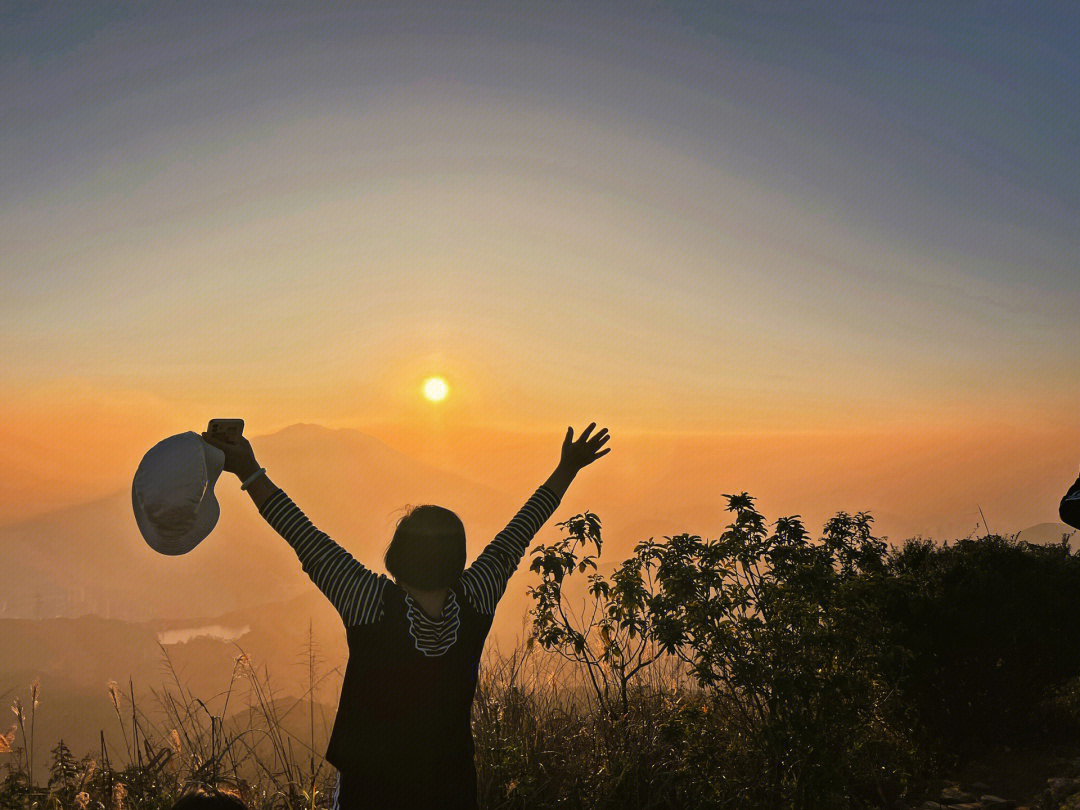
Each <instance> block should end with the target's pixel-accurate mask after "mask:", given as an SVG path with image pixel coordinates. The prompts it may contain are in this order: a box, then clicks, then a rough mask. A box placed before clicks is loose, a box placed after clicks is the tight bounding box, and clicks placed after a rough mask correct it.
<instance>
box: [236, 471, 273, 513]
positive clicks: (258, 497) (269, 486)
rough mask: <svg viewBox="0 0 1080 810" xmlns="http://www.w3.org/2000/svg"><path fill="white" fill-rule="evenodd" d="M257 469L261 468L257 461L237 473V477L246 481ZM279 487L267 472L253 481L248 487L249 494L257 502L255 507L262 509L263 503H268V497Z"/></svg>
mask: <svg viewBox="0 0 1080 810" xmlns="http://www.w3.org/2000/svg"><path fill="white" fill-rule="evenodd" d="M257 469H259V465H258V463H256V464H255V465H254V466H253V467H251V468H250V469H247V470H243V471H241V473H240V474H239V475H237V478H239V479H240V480H241V481H246V480H247V479H248V477H249V476H250V475H251V474H252V473H253V472H255V471H256V470H257ZM277 489H278V488H277V486H276V485H275V484H274V482H273V481H271V480H270V478H269V476H267V474H266V473H263V474H262V475H260V476H259V477H258V478H256V479H255V480H254V481H252V482H251V484H250V485H249V486H248V488H247V494H248V495H250V496H251V500H252V502H253V503H254V504H255V508H256V509H262V505H263V504H264V503H266V499H267V498H269V497H270V496H271V495H273V494H274V493H275V492H277Z"/></svg>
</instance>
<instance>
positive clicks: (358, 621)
mask: <svg viewBox="0 0 1080 810" xmlns="http://www.w3.org/2000/svg"><path fill="white" fill-rule="evenodd" d="M594 427H596V425H595V423H593V424H590V425H589V426H588V427H587V428H585V430H584V432H583V433H582V434H581V436H580V438H578V440H577V441H574V431H573V429H572V428H567V431H566V438H565V439H564V440H563V444H562V453H561V456H560V460H559V463H558V465H557V466H556V468H555V471H554V472H553V473H552V474H551V476H550V477H549V478H548V479H547V481H546V482H544V483H543V484H542V485H541V486H540V487H539V488H538V489H537V490H536V492H535V493H533V495H532V497H530V498H529V500H528V501H526V503H525V505H524V506H522V507H521V510H520V511H519V512H518V513H517V515H515V516H514V518H513V519H512V520H511V521H510V523H509V524H508V525H507V526H506V528H505V529H503V530H502V531H501V532H499V533H498V534H497V535H496V536H495V538H494V539H493V540H492V541H491V542H490V543H489V544H488V546H487V547H486V548H485V549H484V550H483V552H481V554H480V555H479V556H478V557H477V558H476V560H474V561H473V564H472V565H471V566H469V567H468V568H465V529H464V527H463V526H462V524H461V520H459V519H458V517H457V515H455V514H454V513H453V512H451V511H450V510H448V509H444V508H442V507H440V506H418V507H416V508H415V509H413V510H412V511H410V512H409V513H408V514H406V515H405V516H404V517H403V518H402V519H401V520H400V521H399V523H398V525H397V529H396V531H395V532H394V537H393V539H392V540H391V542H390V545H389V547H388V548H387V550H386V556H385V560H384V562H385V564H386V570H387V571H389V572H390V574H391V575H392V576H393V579H390V578H389V577H387V576H386V575H384V574H375V573H374V572H372V571H369V570H368V569H367V568H365V567H364V566H363V565H362V564H360V563H359V562H358V561H357V560H355V559H354V558H353V557H352V555H350V554H349V552H347V551H346V550H345V549H344V548H342V547H341V546H339V545H338V544H337V543H335V542H334V541H333V540H331V539H330V538H329V537H327V535H326V534H325V533H323V532H321V531H319V530H318V529H317V528H315V526H313V525H312V524H311V522H310V521H309V520H308V519H307V517H306V516H305V515H304V513H303V512H301V511H300V509H299V508H298V507H297V506H296V504H294V503H293V502H292V500H290V498H289V497H288V495H286V494H285V493H284V492H283V491H282V490H281V489H279V488H278V487H276V486H274V484H273V483H272V482H271V481H270V479H269V478H267V477H266V470H265V468H262V467H260V466H259V463H258V462H257V461H256V460H255V455H254V453H253V452H252V449H251V445H250V444H249V443H248V441H247V439H244V438H241V439H240V441H239V442H238V443H235V444H225V443H223V442H220V441H217V440H215V439H211V438H210V436H209V435H208V434H206V433H203V434H202V435H203V438H204V439H206V440H207V441H208V442H210V443H211V444H213V445H214V446H216V447H219V448H221V450H223V451H224V452H225V470H226V471H228V472H232V473H234V474H235V475H236V476H237V477H238V478H240V479H241V480H242V481H243V482H244V484H243V486H242V488H244V489H247V491H248V493H249V494H250V495H251V499H252V501H253V502H254V503H255V506H256V507H257V508H258V509H259V513H260V514H261V515H262V516H263V517H264V518H265V519H266V521H267V522H268V523H269V524H270V525H271V526H272V527H273V528H274V530H275V531H277V532H278V533H279V534H280V535H281V536H282V537H284V538H285V540H286V541H288V543H289V545H291V546H292V547H293V549H294V550H295V551H296V553H297V556H299V558H300V562H301V563H302V565H303V569H304V571H305V572H306V573H307V574H308V576H310V577H311V579H312V581H313V582H314V583H315V584H316V585H317V586H318V587H319V589H320V590H321V591H322V592H323V593H324V594H325V595H326V596H327V598H328V599H329V600H330V601H331V603H333V605H334V607H336V608H337V610H338V613H339V614H340V615H341V618H342V621H343V622H344V623H345V632H346V636H347V638H348V642H349V663H348V666H347V667H346V670H345V678H344V681H343V683H342V686H341V700H340V703H339V705H338V712H337V717H336V718H335V720H334V728H333V730H332V731H331V734H330V741H329V743H328V744H327V750H326V760H327V761H328V762H329V763H330V764H331V765H333V766H334V767H335V768H337V770H338V781H337V785H336V787H335V790H334V800H333V806H334V808H337V810H384V809H388V808H410V809H411V808H425V810H427V809H428V808H430V810H459V809H461V810H464V809H466V808H467V810H475V808H477V806H478V799H477V786H476V766H475V763H474V761H473V753H474V748H473V738H472V727H471V725H470V717H471V712H472V703H473V698H474V696H475V693H476V682H477V677H478V674H479V667H480V657H481V653H482V651H483V647H484V641H485V639H486V638H487V635H488V631H489V630H490V629H491V622H492V619H493V617H494V614H495V606H496V604H497V603H498V601H499V599H500V598H501V597H502V595H503V593H504V592H505V590H506V583H507V581H508V580H509V579H510V575H511V574H513V573H514V570H515V569H516V568H517V566H518V564H519V563H520V562H521V558H522V557H523V556H524V555H525V551H526V549H527V548H528V546H529V543H530V541H531V540H532V538H533V536H534V535H535V534H536V532H537V531H538V530H539V529H540V527H541V526H542V525H543V524H544V522H545V521H547V519H548V518H549V517H551V514H552V513H553V512H554V511H555V508H556V507H557V506H558V505H559V502H560V500H561V499H562V497H563V495H564V494H565V493H566V490H567V488H568V487H569V486H570V483H571V481H573V480H574V477H575V476H576V475H577V473H578V471H579V470H580V469H581V468H582V467H584V466H586V465H587V464H591V463H592V462H593V461H595V460H596V459H598V458H600V457H601V456H603V455H606V454H607V453H608V452H610V448H608V449H606V450H601V449H600V448H601V447H602V446H603V445H604V443H605V442H607V440H608V439H609V438H610V435H609V434H608V432H607V429H606V428H605V429H603V430H601V431H600V432H599V433H597V434H596V435H595V436H591V437H590V434H591V433H592V430H593V428H594Z"/></svg>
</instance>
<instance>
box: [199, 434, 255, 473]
mask: <svg viewBox="0 0 1080 810" xmlns="http://www.w3.org/2000/svg"><path fill="white" fill-rule="evenodd" d="M202 437H203V441H205V442H206V443H207V444H210V445H213V446H214V447H216V448H217V449H218V450H221V451H222V452H223V453H224V454H225V471H226V472H231V473H232V474H233V475H235V476H236V477H237V478H240V479H244V478H247V477H248V476H249V475H251V474H252V473H253V472H255V471H256V470H257V469H259V462H257V461H256V460H255V451H254V450H252V449H251V443H250V442H249V441H248V440H247V439H245V438H244V437H243V436H241V437H240V439H239V440H238V441H235V442H232V443H229V442H223V441H221V439H218V438H215V437H212V436H211V435H210V434H209V433H206V432H205V431H204V432H203V434H202Z"/></svg>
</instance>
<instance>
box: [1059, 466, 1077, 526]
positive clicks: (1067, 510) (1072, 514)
mask: <svg viewBox="0 0 1080 810" xmlns="http://www.w3.org/2000/svg"><path fill="white" fill-rule="evenodd" d="M1058 514H1059V515H1060V516H1061V520H1062V522H1063V523H1068V524H1069V525H1070V526H1072V527H1073V528H1074V529H1080V478H1077V479H1076V483H1074V484H1073V485H1072V486H1071V487H1069V491H1068V492H1066V493H1065V497H1064V498H1062V499H1061V506H1060V507H1058Z"/></svg>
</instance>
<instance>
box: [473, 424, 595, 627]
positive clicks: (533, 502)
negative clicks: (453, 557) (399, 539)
mask: <svg viewBox="0 0 1080 810" xmlns="http://www.w3.org/2000/svg"><path fill="white" fill-rule="evenodd" d="M594 427H596V423H595V422H594V423H592V424H590V425H589V426H588V427H587V428H585V430H584V432H583V433H582V434H581V437H580V438H579V439H578V440H577V441H576V442H575V441H574V430H573V428H567V429H566V438H565V439H564V440H563V446H562V453H561V455H560V458H559V464H558V466H556V467H555V471H554V472H553V473H552V474H551V475H550V476H549V477H548V479H547V481H545V482H544V483H543V484H541V485H540V488H539V489H537V490H536V492H535V493H533V495H532V497H531V498H529V500H528V501H526V502H525V505H524V506H522V507H521V509H520V510H519V511H518V513H517V514H516V515H514V518H513V519H512V520H511V521H510V523H508V524H507V526H506V528H505V529H503V530H502V531H501V532H499V533H498V534H497V535H495V539H494V540H492V541H491V542H490V543H488V545H487V547H486V548H485V549H484V550H483V551H482V552H481V553H480V555H479V556H478V557H477V558H476V560H475V561H474V562H473V564H472V565H471V566H469V567H468V568H467V569H466V570H465V571H464V572H463V573H462V575H461V581H462V585H463V586H464V588H465V593H466V596H467V597H468V598H469V601H470V602H471V603H472V605H473V607H474V608H476V610H477V612H479V613H482V614H485V615H489V616H490V615H492V614H494V612H495V606H496V604H498V601H499V599H501V598H502V595H503V593H505V591H506V583H507V582H508V581H509V580H510V576H511V575H512V574H513V573H514V570H515V569H516V568H517V566H518V563H520V562H521V558H522V557H523V556H525V551H526V549H528V547H529V543H530V542H532V539H533V537H534V536H535V535H536V533H537V532H538V531H539V530H540V527H541V526H543V525H544V523H545V522H547V519H548V518H550V517H551V515H552V513H553V512H554V511H555V509H556V507H558V505H559V502H560V501H561V500H562V497H563V495H565V494H566V490H567V488H568V487H569V486H570V484H571V482H572V481H573V480H574V478H575V477H576V476H577V474H578V472H579V471H580V470H581V468H582V467H585V466H587V465H589V464H592V463H593V462H594V461H596V459H598V458H600V457H601V456H604V455H607V454H608V453H609V452H611V448H608V449H606V450H601V449H600V448H601V447H603V446H604V444H606V443H607V440H608V439H609V438H611V436H610V434H609V433H608V432H607V428H604V429H603V430H601V431H600V432H599V433H597V434H596V435H595V436H592V437H590V435H589V434H590V433H591V432H592V429H593V428H594Z"/></svg>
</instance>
